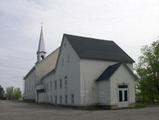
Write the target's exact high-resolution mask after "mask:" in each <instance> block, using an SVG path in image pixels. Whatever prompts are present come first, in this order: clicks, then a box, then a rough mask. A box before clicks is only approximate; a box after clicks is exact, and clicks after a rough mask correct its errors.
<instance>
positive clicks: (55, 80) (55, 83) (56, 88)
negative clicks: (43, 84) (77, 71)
mask: <svg viewBox="0 0 159 120" xmlns="http://www.w3.org/2000/svg"><path fill="white" fill-rule="evenodd" d="M54 82H55V84H54V85H55V86H54V87H55V90H56V89H57V80H55V81H54Z"/></svg>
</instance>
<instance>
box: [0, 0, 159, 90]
mask: <svg viewBox="0 0 159 120" xmlns="http://www.w3.org/2000/svg"><path fill="white" fill-rule="evenodd" d="M158 11H159V1H158V0H1V1H0V42H1V44H0V56H1V57H0V84H2V85H3V86H4V87H7V86H15V87H20V88H23V76H25V74H26V73H27V72H28V71H29V70H30V68H31V67H32V66H33V65H34V64H35V62H36V51H37V46H38V40H39V33H40V23H41V22H43V23H44V24H43V26H44V39H45V45H46V51H47V54H49V53H50V52H51V51H53V50H54V49H56V48H57V47H58V46H59V45H60V43H61V39H62V35H63V33H69V34H75V35H80V36H87V37H94V38H100V39H108V40H113V41H115V42H116V43H117V44H118V45H119V46H120V47H121V48H123V49H124V50H125V51H126V52H127V53H128V54H129V55H130V56H131V57H132V58H133V59H134V60H135V61H138V57H139V56H140V55H141V54H140V48H141V47H142V46H143V45H146V44H150V43H151V42H152V41H154V40H156V39H158V35H159V12H158Z"/></svg>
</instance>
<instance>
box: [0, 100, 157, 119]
mask: <svg viewBox="0 0 159 120" xmlns="http://www.w3.org/2000/svg"><path fill="white" fill-rule="evenodd" d="M0 120H159V107H147V108H140V109H123V110H93V111H89V110H74V109H70V108H62V107H55V106H51V105H38V104H34V103H24V102H12V101H0Z"/></svg>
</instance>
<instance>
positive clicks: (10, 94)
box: [6, 87, 22, 100]
mask: <svg viewBox="0 0 159 120" xmlns="http://www.w3.org/2000/svg"><path fill="white" fill-rule="evenodd" d="M21 97H22V92H21V90H20V88H14V87H7V88H6V98H7V99H8V100H20V98H21Z"/></svg>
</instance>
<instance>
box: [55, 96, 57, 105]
mask: <svg viewBox="0 0 159 120" xmlns="http://www.w3.org/2000/svg"><path fill="white" fill-rule="evenodd" d="M55 104H57V96H56V95H55Z"/></svg>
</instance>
